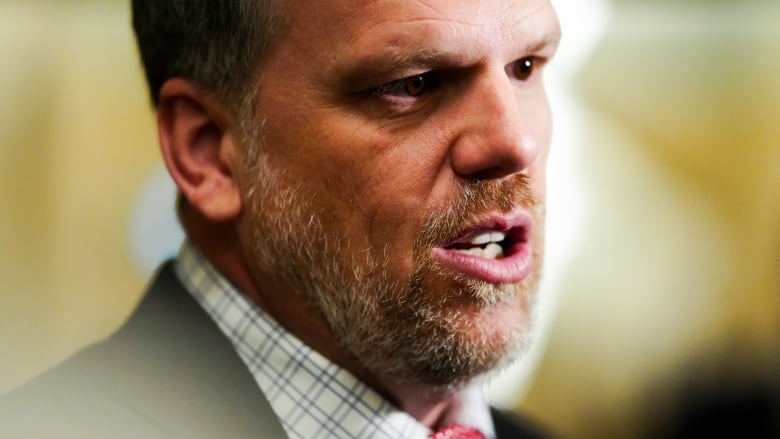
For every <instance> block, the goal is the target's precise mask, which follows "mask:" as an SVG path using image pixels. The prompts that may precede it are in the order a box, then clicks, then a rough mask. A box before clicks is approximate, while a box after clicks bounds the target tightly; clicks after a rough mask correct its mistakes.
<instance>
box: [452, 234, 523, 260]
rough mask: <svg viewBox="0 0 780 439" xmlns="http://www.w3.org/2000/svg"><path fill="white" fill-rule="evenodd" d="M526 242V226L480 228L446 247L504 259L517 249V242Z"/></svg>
mask: <svg viewBox="0 0 780 439" xmlns="http://www.w3.org/2000/svg"><path fill="white" fill-rule="evenodd" d="M524 242H526V233H525V227H513V228H511V229H509V230H506V231H501V230H478V231H475V232H472V233H470V234H469V235H467V236H466V237H465V238H463V239H460V240H458V241H457V242H455V243H453V244H450V245H447V246H445V247H444V249H446V250H452V251H455V252H458V253H462V254H466V255H470V256H475V257H478V258H485V259H503V258H505V257H507V256H511V255H512V254H513V252H514V251H516V249H517V244H521V243H524Z"/></svg>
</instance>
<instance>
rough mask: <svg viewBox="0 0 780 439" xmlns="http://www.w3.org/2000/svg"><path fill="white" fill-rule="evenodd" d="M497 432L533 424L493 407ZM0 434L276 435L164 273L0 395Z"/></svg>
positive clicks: (203, 318)
mask: <svg viewBox="0 0 780 439" xmlns="http://www.w3.org/2000/svg"><path fill="white" fill-rule="evenodd" d="M493 419H494V422H495V425H496V430H497V433H498V436H499V438H537V437H542V436H540V435H538V432H537V431H536V430H533V429H531V428H529V427H528V424H527V423H519V422H516V420H515V419H513V416H512V415H507V414H505V413H502V412H499V411H496V410H493ZM0 437H2V438H71V437H73V438H75V437H78V438H92V437H96V438H109V437H110V438H163V437H177V438H250V437H251V438H284V437H286V436H285V434H284V430H283V429H282V427H281V425H280V424H279V421H278V419H277V418H276V416H275V415H274V413H273V411H272V409H271V407H270V405H269V404H268V401H267V400H266V399H265V397H264V396H263V394H262V392H261V391H260V390H259V388H258V387H257V384H256V383H255V381H254V378H253V377H252V375H251V374H250V372H249V371H248V370H247V368H246V367H245V366H244V364H243V362H242V361H241V359H240V358H239V356H238V354H237V353H236V352H235V351H234V350H233V348H232V346H231V344H230V342H229V340H228V339H227V338H226V337H225V336H224V335H223V334H222V332H221V331H220V330H219V328H218V327H217V326H216V324H215V323H214V322H213V321H212V320H211V318H210V317H209V316H208V315H207V314H206V313H205V312H204V311H203V310H202V309H201V308H200V306H199V305H198V304H197V303H196V302H195V301H194V300H193V299H192V297H191V296H190V294H189V293H188V292H187V291H186V290H185V289H184V287H183V286H182V285H181V283H180V282H179V280H178V278H177V277H176V275H175V274H174V272H173V267H172V264H170V263H169V264H167V265H165V266H163V267H162V269H161V270H160V271H159V273H158V275H157V278H156V280H155V281H154V282H153V283H152V286H151V288H150V289H149V292H148V293H147V294H146V296H145V298H144V299H143V301H142V302H141V304H140V305H139V307H138V309H137V310H136V311H135V313H134V314H133V316H132V317H131V318H130V320H129V321H128V322H127V323H126V324H125V325H124V326H123V327H122V328H121V329H120V330H119V331H118V332H117V333H116V334H114V335H113V336H112V337H110V338H109V339H108V340H106V341H104V342H102V343H99V344H97V345H94V346H92V347H90V348H87V349H86V350H84V351H81V352H79V353H77V354H76V355H75V356H73V357H71V358H70V359H68V360H67V361H65V362H64V363H62V364H61V365H59V366H57V367H55V368H54V369H52V370H51V371H49V372H47V373H45V374H44V375H42V376H40V377H38V378H36V379H35V380H33V381H32V382H30V383H28V384H26V385H24V386H22V387H21V388H19V389H17V390H15V391H13V392H11V393H10V394H9V395H7V396H5V397H3V398H2V399H0Z"/></svg>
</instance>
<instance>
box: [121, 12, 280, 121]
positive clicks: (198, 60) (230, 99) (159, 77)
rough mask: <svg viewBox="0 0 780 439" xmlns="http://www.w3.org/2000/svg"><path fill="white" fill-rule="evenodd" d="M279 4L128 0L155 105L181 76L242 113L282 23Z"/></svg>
mask: <svg viewBox="0 0 780 439" xmlns="http://www.w3.org/2000/svg"><path fill="white" fill-rule="evenodd" d="M281 3H283V1H278V0H132V14H133V29H134V30H135V35H136V41H137V43H138V48H139V51H140V53H141V60H142V62H143V65H144V68H145V71H146V79H147V82H148V84H149V92H150V94H151V98H152V102H153V103H154V105H155V106H157V105H158V104H159V93H160V88H161V87H162V86H163V84H164V83H165V82H166V81H168V80H169V79H171V78H177V77H181V78H184V79H187V80H190V81H192V82H193V83H194V84H196V85H197V86H199V87H201V88H203V89H205V90H208V91H210V92H213V93H215V94H216V95H217V96H218V97H219V98H220V99H222V100H223V101H224V102H225V104H226V105H227V106H228V108H230V109H231V110H232V111H234V112H240V111H241V109H242V108H241V107H242V105H243V104H244V98H245V95H246V94H247V93H248V92H249V87H251V84H252V79H253V78H254V77H255V75H256V73H257V71H258V69H259V65H260V61H261V59H262V56H263V54H264V52H265V50H266V48H267V46H268V45H269V44H270V42H271V41H272V39H273V38H274V37H275V36H276V35H277V33H278V32H279V30H280V28H281V27H282V25H283V22H284V20H283V17H284V13H283V11H282V10H281V7H280V6H281Z"/></svg>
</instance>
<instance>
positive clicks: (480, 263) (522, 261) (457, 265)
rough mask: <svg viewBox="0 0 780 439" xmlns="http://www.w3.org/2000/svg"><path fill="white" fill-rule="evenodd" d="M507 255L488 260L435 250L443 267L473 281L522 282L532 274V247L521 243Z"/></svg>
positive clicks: (441, 249) (435, 255)
mask: <svg viewBox="0 0 780 439" xmlns="http://www.w3.org/2000/svg"><path fill="white" fill-rule="evenodd" d="M507 253H508V254H509V255H508V256H506V257H503V258H501V259H487V258H480V257H479V256H473V255H469V254H465V253H461V252H457V251H455V250H448V249H445V248H441V247H438V248H435V249H433V255H434V257H435V258H436V260H438V261H439V263H441V265H442V266H444V267H446V268H449V269H450V270H453V271H456V272H458V273H461V274H464V275H466V276H468V277H470V278H472V279H477V280H482V281H485V282H489V283H494V284H500V283H517V282H521V281H522V280H523V279H525V278H526V277H528V275H529V274H530V273H531V268H532V264H533V254H532V252H531V249H530V246H529V245H528V242H519V243H516V244H514V245H513V246H512V247H510V248H509V249H507Z"/></svg>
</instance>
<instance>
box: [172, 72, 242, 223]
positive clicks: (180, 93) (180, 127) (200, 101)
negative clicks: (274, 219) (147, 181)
mask: <svg viewBox="0 0 780 439" xmlns="http://www.w3.org/2000/svg"><path fill="white" fill-rule="evenodd" d="M157 126H158V131H159V135H160V146H161V148H162V154H163V158H164V160H165V164H166V166H167V167H168V172H169V173H170V174H171V177H173V180H174V181H175V182H176V186H178V188H179V191H180V192H181V194H182V195H183V196H184V197H185V198H186V199H187V201H188V202H189V204H190V205H192V206H193V207H194V208H195V209H197V210H198V211H199V212H200V213H201V215H203V216H204V217H205V218H206V219H208V220H211V221H215V222H222V221H229V220H231V219H234V218H236V217H237V216H238V215H239V214H240V213H241V192H240V190H239V184H238V181H237V180H236V177H237V174H236V172H235V171H236V169H235V166H236V165H237V163H236V161H235V159H236V157H237V155H236V146H237V142H236V138H237V137H236V135H235V133H234V131H233V128H231V127H234V126H235V124H233V123H232V118H231V116H230V113H229V112H228V111H227V110H226V109H225V108H224V107H223V105H221V104H220V103H219V101H218V100H217V99H215V98H214V97H213V96H211V95H209V94H208V93H206V92H204V91H203V90H201V89H199V88H198V87H196V86H195V85H193V84H192V83H190V82H188V81H185V80H183V79H172V80H170V81H168V82H166V83H165V84H164V85H163V87H162V89H161V90H160V104H159V108H158V112H157Z"/></svg>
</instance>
